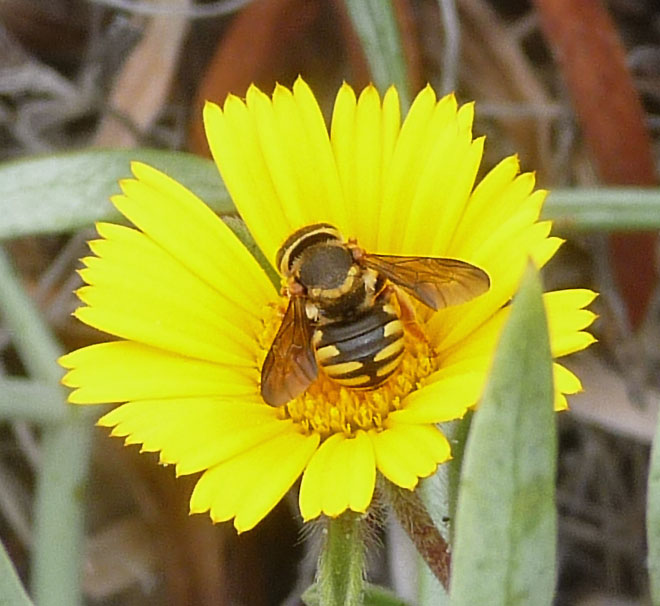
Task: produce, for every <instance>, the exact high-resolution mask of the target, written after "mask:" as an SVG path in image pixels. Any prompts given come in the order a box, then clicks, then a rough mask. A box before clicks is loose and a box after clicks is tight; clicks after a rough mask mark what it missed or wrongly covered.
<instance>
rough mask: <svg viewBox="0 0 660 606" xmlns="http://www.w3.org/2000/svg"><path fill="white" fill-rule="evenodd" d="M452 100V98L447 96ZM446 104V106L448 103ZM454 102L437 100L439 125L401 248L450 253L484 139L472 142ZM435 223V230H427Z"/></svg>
mask: <svg viewBox="0 0 660 606" xmlns="http://www.w3.org/2000/svg"><path fill="white" fill-rule="evenodd" d="M445 99H449V100H451V101H452V102H453V98H452V97H448V98H445ZM445 106H446V107H445ZM464 110H465V106H464V107H462V108H461V109H460V110H459V111H458V113H456V109H455V106H454V103H451V104H447V103H443V102H442V101H441V102H440V103H438V106H437V108H436V113H440V118H436V116H434V119H433V121H432V125H436V126H431V127H430V128H434V129H437V134H436V135H435V137H433V143H432V146H431V147H430V149H429V151H428V157H427V158H420V159H419V161H420V166H419V168H418V171H419V182H418V184H417V187H416V191H415V195H414V197H413V199H412V200H411V201H410V212H409V216H408V220H407V222H406V224H405V229H404V237H403V240H402V243H401V247H402V251H403V252H406V253H407V252H408V251H411V252H413V253H414V254H426V255H440V256H442V255H443V254H446V251H447V245H448V243H449V239H450V237H451V235H452V234H453V233H454V231H455V230H456V227H457V222H458V220H459V219H460V217H461V215H462V214H463V210H464V207H465V204H466V203H467V201H468V196H469V194H470V191H471V189H472V185H473V182H474V177H475V176H476V173H477V169H478V167H479V164H480V162H481V156H482V153H483V139H481V140H479V142H478V143H476V144H475V143H473V141H472V133H471V132H470V130H469V129H464V128H461V125H460V115H461V113H462V112H463V111H464ZM429 225H433V230H429Z"/></svg>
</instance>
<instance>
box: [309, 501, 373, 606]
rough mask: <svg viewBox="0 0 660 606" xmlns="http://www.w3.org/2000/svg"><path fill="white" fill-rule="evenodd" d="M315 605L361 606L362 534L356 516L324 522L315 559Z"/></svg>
mask: <svg viewBox="0 0 660 606" xmlns="http://www.w3.org/2000/svg"><path fill="white" fill-rule="evenodd" d="M317 575H318V579H317V587H318V590H319V606H344V605H345V606H362V603H363V593H364V532H363V519H362V516H360V515H359V514H355V513H352V512H350V511H349V512H346V513H344V514H342V515H341V516H339V517H338V518H329V519H328V520H327V521H326V528H325V540H324V543H323V547H322V548H321V555H320V557H319V568H318V573H317Z"/></svg>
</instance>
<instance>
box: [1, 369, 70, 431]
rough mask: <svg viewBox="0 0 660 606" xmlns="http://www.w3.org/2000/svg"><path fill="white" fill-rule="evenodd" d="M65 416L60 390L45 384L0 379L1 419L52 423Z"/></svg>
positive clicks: (18, 379) (8, 378)
mask: <svg viewBox="0 0 660 606" xmlns="http://www.w3.org/2000/svg"><path fill="white" fill-rule="evenodd" d="M63 414H64V406H63V397H62V389H61V388H60V387H59V386H55V385H53V384H51V383H47V382H45V381H33V380H31V379H25V378H22V377H2V378H0V418H1V419H2V420H3V421H6V420H24V421H35V422H37V423H52V422H53V421H56V420H58V419H61V418H62V416H63Z"/></svg>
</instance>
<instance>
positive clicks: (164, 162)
mask: <svg viewBox="0 0 660 606" xmlns="http://www.w3.org/2000/svg"><path fill="white" fill-rule="evenodd" d="M133 160H139V161H142V162H146V163H147V164H151V165H152V166H154V167H156V168H158V169H160V170H162V171H163V172H165V173H167V174H168V175H170V176H171V177H173V178H174V179H176V180H177V181H180V182H181V183H183V184H184V185H185V186H186V187H188V188H189V189H191V190H192V191H193V192H194V193H195V194H197V195H198V196H199V197H200V198H201V199H202V200H204V202H206V203H207V204H208V205H209V206H210V207H211V208H213V209H214V210H215V211H216V212H219V213H232V212H235V210H234V207H233V204H232V202H231V200H230V198H229V195H228V194H227V190H226V189H225V187H224V184H223V182H222V179H221V178H220V174H219V173H218V171H217V169H216V167H215V165H214V164H213V162H212V161H211V160H208V159H206V158H200V157H198V156H194V155H192V154H187V153H183V152H173V151H161V150H155V149H127V150H87V151H80V152H69V153H63V154H56V155H52V156H42V157H33V158H27V159H22V160H15V161H12V162H7V163H5V164H2V165H0V217H2V221H0V240H2V239H8V238H15V237H19V236H26V235H34V234H54V233H61V232H66V231H73V230H76V229H78V228H80V227H85V226H88V225H92V224H93V223H94V221H98V220H105V219H116V218H117V217H118V214H117V213H116V211H115V210H114V209H113V207H112V205H111V204H110V202H109V200H108V198H109V197H110V196H111V195H113V194H116V193H119V186H118V185H117V181H118V180H119V179H123V178H126V177H130V176H131V169H130V163H131V161H133Z"/></svg>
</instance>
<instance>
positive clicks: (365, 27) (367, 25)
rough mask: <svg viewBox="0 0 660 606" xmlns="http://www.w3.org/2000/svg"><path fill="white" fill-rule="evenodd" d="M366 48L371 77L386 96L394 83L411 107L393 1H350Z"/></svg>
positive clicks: (401, 96) (348, 5)
mask: <svg viewBox="0 0 660 606" xmlns="http://www.w3.org/2000/svg"><path fill="white" fill-rule="evenodd" d="M346 7H347V8H348V14H349V15H350V17H351V20H352V22H353V26H354V27H355V31H356V32H357V34H358V36H359V38H360V41H361V42H362V48H363V49H364V53H365V55H366V56H367V62H368V63H369V68H370V70H371V78H372V80H373V82H374V84H375V85H376V88H378V90H379V91H380V92H381V93H384V92H385V91H386V90H387V89H388V88H389V87H390V85H392V84H394V85H395V86H396V88H397V90H398V91H399V98H400V99H401V107H402V109H403V110H404V111H406V110H407V109H408V107H409V106H410V91H409V88H408V87H409V84H408V75H407V72H406V64H405V61H404V54H403V50H402V48H401V39H400V36H399V30H398V28H397V23H396V19H395V17H394V10H393V8H392V1H391V0H346Z"/></svg>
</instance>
